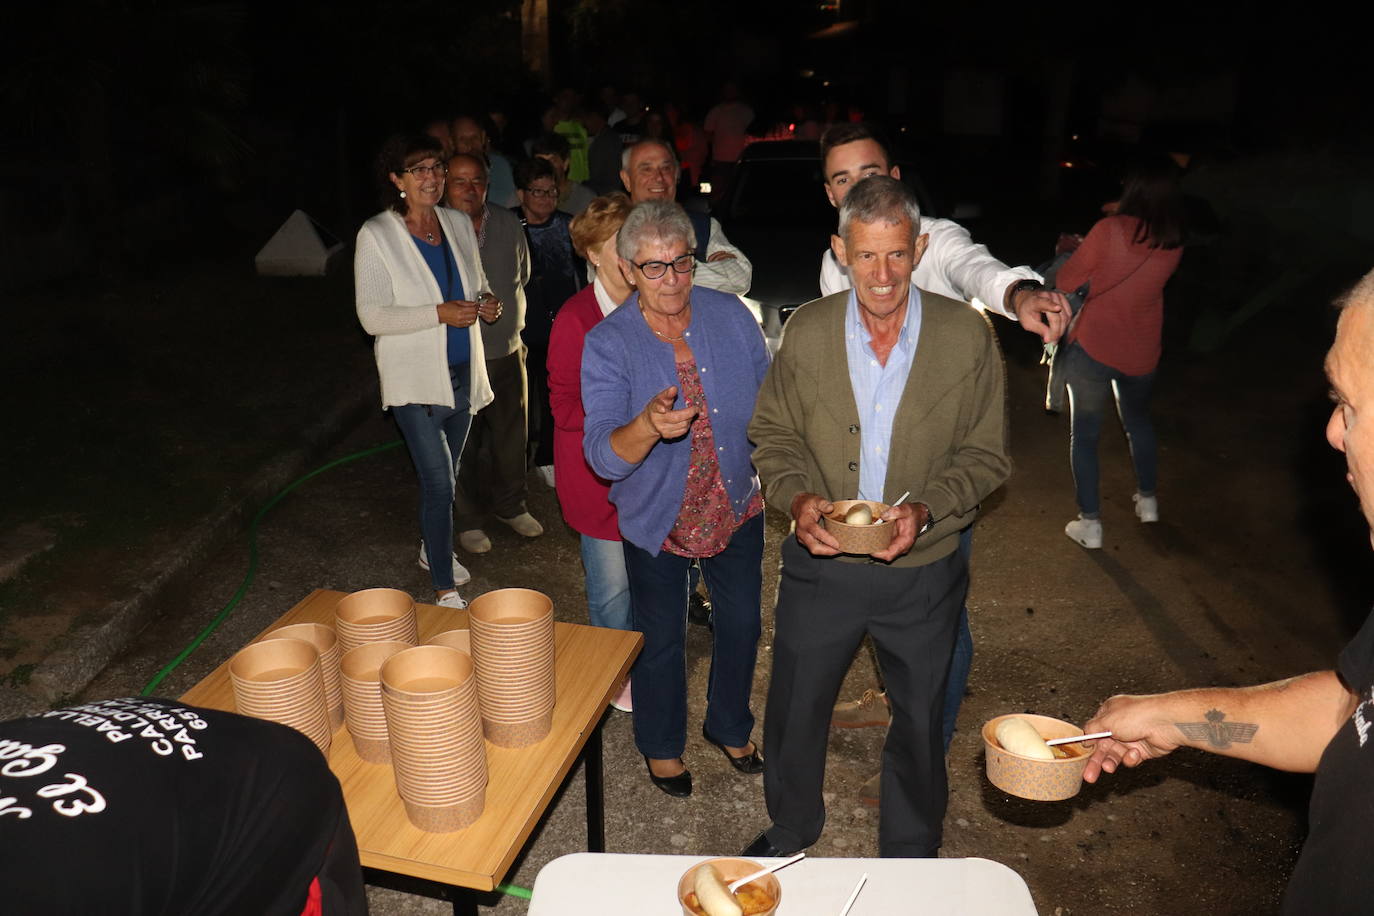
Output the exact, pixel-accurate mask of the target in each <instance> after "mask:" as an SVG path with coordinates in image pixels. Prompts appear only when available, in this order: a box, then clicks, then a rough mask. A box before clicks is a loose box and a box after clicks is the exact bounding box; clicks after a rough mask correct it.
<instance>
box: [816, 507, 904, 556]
mask: <svg viewBox="0 0 1374 916" xmlns="http://www.w3.org/2000/svg"><path fill="white" fill-rule="evenodd" d="M858 505H866V506H868V508H869V510H870V511H872V513H873V518H874V519H877V518H878V516H880V515H882V514H883V513H884V512H886V511H887V510H888V509H889V508H890V507H889V506H888V505H887V504H886V503H880V502H874V501H873V500H871V499H839V500H835V502H834V506H835V510H834V511H833V512H831V513H830V514H829V515H827V516H825V518H824V520H823V521H824V523H825V530H826V531H829V532H830V533H831V534H832V535H833V536H834V538H835V540H837V541H839V542H840V550H842V551H843V552H845V553H852V554H859V555H861V556H867V555H868V554H870V553H873V552H874V551H878V550H883V549H884V548H886V547H887V545H888V544H891V543H892V532H893V531H895V530H896V527H897V526H896V525H893V524H892V523H891V522H883V523H882V524H880V525H850V524H848V523H847V522H845V520H844V517H845V513H847V512H848V511H849V510H850V509H852V508H854V507H855V506H858Z"/></svg>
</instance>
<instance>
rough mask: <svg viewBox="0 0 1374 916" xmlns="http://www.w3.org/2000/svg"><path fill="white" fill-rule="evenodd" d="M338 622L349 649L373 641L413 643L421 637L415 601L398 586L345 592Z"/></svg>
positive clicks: (342, 639) (345, 649) (340, 635)
mask: <svg viewBox="0 0 1374 916" xmlns="http://www.w3.org/2000/svg"><path fill="white" fill-rule="evenodd" d="M334 624H335V629H336V630H337V631H338V633H339V642H340V643H342V645H343V649H344V651H345V652H347V651H348V650H350V649H355V648H357V647H358V646H360V645H363V644H365V643H369V642H384V641H389V640H399V641H401V642H405V643H409V644H410V645H412V646H413V645H415V644H417V643H418V642H419V641H420V633H419V630H418V628H417V627H416V623H415V602H414V600H412V599H411V597H410V596H409V595H407V594H406V593H405V592H403V591H401V590H399V589H395V588H367V589H363V590H362V591H359V592H353V593H352V594H351V595H345V596H344V597H343V598H341V599H339V604H338V606H337V607H336V608H335V610H334Z"/></svg>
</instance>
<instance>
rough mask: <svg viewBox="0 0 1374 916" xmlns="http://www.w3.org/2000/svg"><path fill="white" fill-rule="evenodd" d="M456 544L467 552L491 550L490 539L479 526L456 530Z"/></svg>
mask: <svg viewBox="0 0 1374 916" xmlns="http://www.w3.org/2000/svg"><path fill="white" fill-rule="evenodd" d="M458 546H459V547H462V548H463V549H464V550H466V551H467V552H468V553H486V552H487V551H488V550H491V539H490V538H488V537H487V533H486V532H485V531H483V530H482V529H481V528H470V529H468V530H467V531H460V532H458Z"/></svg>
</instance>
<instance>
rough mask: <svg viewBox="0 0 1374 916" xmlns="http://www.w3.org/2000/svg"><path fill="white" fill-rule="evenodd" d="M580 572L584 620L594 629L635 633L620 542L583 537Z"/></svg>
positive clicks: (623, 549) (628, 584)
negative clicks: (584, 599) (584, 593)
mask: <svg viewBox="0 0 1374 916" xmlns="http://www.w3.org/2000/svg"><path fill="white" fill-rule="evenodd" d="M582 570H583V572H584V573H585V574H586V580H585V583H586V588H587V618H588V619H589V620H590V621H591V625H592V626H594V627H606V628H607V629H611V630H631V629H634V627H633V626H632V621H631V619H630V575H629V573H627V572H626V571H625V548H624V547H622V546H621V543H620V542H619V541H607V540H603V539H601V538H594V537H592V536H591V535H590V534H584V535H582Z"/></svg>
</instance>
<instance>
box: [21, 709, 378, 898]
mask: <svg viewBox="0 0 1374 916" xmlns="http://www.w3.org/2000/svg"><path fill="white" fill-rule="evenodd" d="M341 818H342V819H343V822H342V824H341V822H340V819H341ZM341 827H342V828H343V830H342V834H341V835H342V836H343V837H344V838H345V841H346V843H351V840H352V834H351V831H349V830H348V829H347V814H346V812H345V810H344V807H343V796H342V793H341V792H340V789H339V784H338V781H337V780H336V779H335V778H334V775H333V774H332V773H330V771H329V767H328V764H327V763H326V762H325V760H324V758H323V756H322V755H321V754H320V752H319V749H318V748H316V747H315V745H314V744H313V743H311V741H310V740H309V739H308V738H306V737H305V736H304V735H302V734H300V733H299V732H297V731H295V730H294V729H291V728H287V727H285V726H282V725H277V724H276V723H273V722H265V721H262V720H259V719H250V718H247V717H244V716H238V715H234V714H232V713H226V712H218V711H214V710H208V709H197V708H194V707H188V706H183V705H180V704H177V703H174V702H171V701H168V700H158V699H140V698H131V699H122V700H103V701H99V702H93V703H86V704H83V705H81V706H74V707H70V708H68V709H61V710H54V711H52V712H49V713H45V714H43V715H40V716H35V717H32V718H28V719H16V720H13V721H10V722H4V723H0V850H2V851H0V910H4V911H5V912H6V913H16V914H27V913H83V914H94V913H130V914H132V913H138V914H154V913H165V914H178V916H180V914H192V913H197V914H201V913H203V914H218V913H223V914H243V913H253V914H277V913H281V914H291V916H296V914H299V913H300V912H301V910H302V907H303V906H304V904H305V902H306V894H307V891H308V890H309V888H310V885H311V881H312V880H313V879H314V877H315V876H316V874H317V873H318V872H319V871H320V868H321V866H322V865H323V864H324V862H325V859H326V854H327V853H328V852H329V846H330V841H331V839H333V838H334V837H335V835H336V830H337V829H339V828H341ZM346 852H351V855H352V857H353V860H354V861H355V862H356V859H357V852H356V849H350V850H346ZM360 881H361V879H360V878H359V882H360ZM359 889H361V888H360V886H359Z"/></svg>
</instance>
